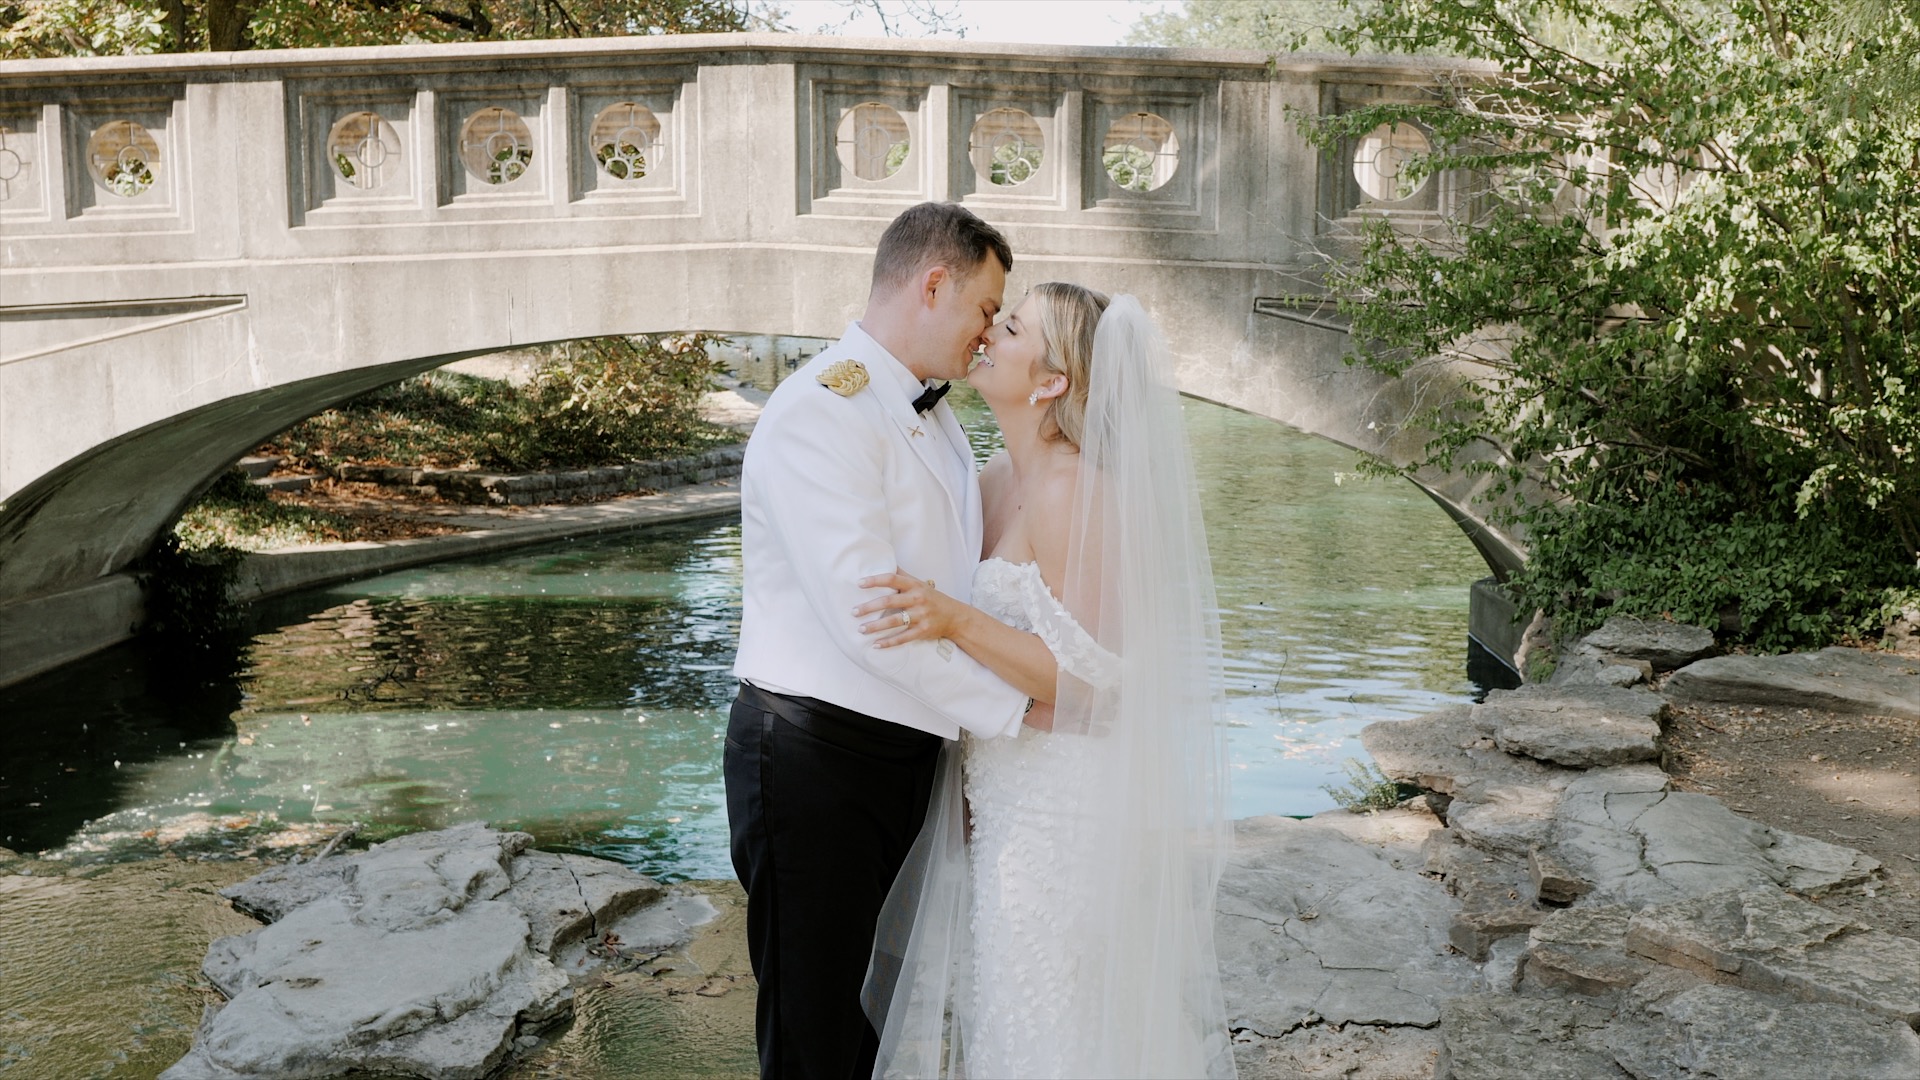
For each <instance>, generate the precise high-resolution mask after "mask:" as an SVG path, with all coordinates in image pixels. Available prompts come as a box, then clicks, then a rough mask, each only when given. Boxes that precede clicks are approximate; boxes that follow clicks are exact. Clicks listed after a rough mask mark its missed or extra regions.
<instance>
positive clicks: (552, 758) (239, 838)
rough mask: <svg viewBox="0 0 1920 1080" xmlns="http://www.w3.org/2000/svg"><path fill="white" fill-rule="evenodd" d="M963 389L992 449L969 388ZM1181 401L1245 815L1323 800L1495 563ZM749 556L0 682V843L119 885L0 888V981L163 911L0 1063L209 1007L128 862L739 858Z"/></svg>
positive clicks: (605, 575)
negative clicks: (113, 984)
mask: <svg viewBox="0 0 1920 1080" xmlns="http://www.w3.org/2000/svg"><path fill="white" fill-rule="evenodd" d="M963 396H964V392H962V394H956V397H963ZM961 404H962V406H963V413H965V414H966V415H967V416H968V418H969V419H970V422H971V428H970V429H971V430H973V431H974V433H975V438H976V445H977V449H978V450H979V451H980V452H981V453H985V452H988V451H990V450H991V449H992V444H993V438H992V434H991V432H990V431H989V430H987V429H986V428H985V426H984V425H982V424H980V423H978V421H979V420H980V419H981V415H982V414H981V412H980V409H979V406H978V402H977V399H973V400H971V401H967V400H963V401H962V402H961ZM1187 415H1188V423H1189V429H1190V433H1191V436H1192V440H1193V445H1194V448H1195V456H1196V463H1197V468H1198V471H1199V473H1200V478H1199V479H1200V484H1201V487H1202V489H1203V499H1204V503H1203V505H1204V507H1205V511H1206V515H1207V521H1208V530H1209V537H1210V540H1211V545H1212V550H1213V557H1214V571H1215V576H1216V580H1217V584H1218V593H1219V599H1220V604H1221V610H1222V626H1223V631H1224V634H1225V638H1226V650H1227V658H1226V659H1227V674H1228V679H1229V685H1228V698H1229V708H1228V713H1227V717H1226V720H1227V723H1228V725H1229V731H1228V738H1229V741H1230V748H1231V755H1232V763H1233V769H1234V775H1233V784H1234V787H1233V811H1234V813H1235V814H1236V815H1237V816H1245V815H1252V814H1262V813H1283V814H1307V813H1313V812H1316V811H1319V810H1322V809H1326V808H1328V807H1330V806H1332V805H1333V802H1332V799H1331V798H1330V797H1329V796H1328V795H1327V794H1326V793H1324V792H1323V791H1322V790H1321V785H1323V784H1327V783H1330V782H1336V781H1338V780H1339V779H1340V777H1339V771H1340V765H1341V763H1342V762H1343V761H1344V760H1345V759H1347V758H1349V757H1360V756H1364V752H1363V751H1362V750H1361V749H1360V747H1359V743H1358V740H1357V738H1356V735H1357V732H1358V730H1359V729H1360V728H1361V727H1362V726H1364V725H1365V724H1367V723H1369V722H1371V721H1373V720H1377V719H1382V718H1393V717H1407V716H1413V715H1417V714H1419V713H1421V712H1425V711H1428V710H1431V709H1433V708H1435V707H1438V706H1440V705H1442V704H1446V703H1452V702H1460V701H1465V700H1468V699H1469V697H1470V695H1471V694H1472V693H1473V691H1474V689H1475V688H1474V687H1473V686H1472V684H1471V683H1469V681H1468V679H1467V676H1466V645H1467V641H1466V620H1467V584H1468V582H1470V581H1472V580H1473V579H1474V578H1477V577H1479V576H1481V575H1482V574H1483V573H1484V572H1485V571H1484V568H1483V567H1482V565H1481V564H1480V562H1479V560H1478V558H1477V557H1476V556H1475V555H1474V553H1473V551H1472V548H1471V547H1470V546H1469V545H1468V543H1467V542H1466V540H1465V539H1464V538H1463V537H1462V536H1461V535H1460V533H1459V532H1458V530H1457V529H1455V528H1454V527H1453V525H1452V524H1451V523H1449V521H1448V520H1447V518H1446V517H1445V515H1444V514H1442V513H1441V511H1440V510H1439V509H1438V508H1437V507H1435V506H1434V505H1433V504H1432V503H1431V502H1429V501H1428V500H1427V499H1426V497H1425V496H1423V495H1421V494H1420V493H1419V492H1418V491H1417V490H1416V489H1414V488H1413V487H1411V486H1410V485H1407V484H1404V483H1400V482H1392V481H1367V480H1361V479H1358V478H1356V477H1354V476H1353V475H1352V470H1353V467H1354V459H1353V455H1352V454H1351V453H1350V452H1348V451H1345V450H1342V449H1340V448H1338V447H1335V446H1333V445H1331V444H1328V443H1326V442H1323V441H1320V440H1316V439H1312V438H1309V437H1306V436H1303V435H1300V434H1298V433H1296V432H1292V431H1290V430H1288V429H1286V428H1284V427H1281V426H1279V425H1277V424H1273V423H1270V422H1267V421H1264V420H1260V419H1257V418H1254V417H1250V416H1246V415H1243V414H1240V413H1236V412H1232V411H1230V410H1227V409H1223V408H1220V407H1217V406H1212V405H1206V404H1201V403H1189V405H1188V408H1187ZM739 575H740V546H739V525H738V522H737V520H734V519H719V520H714V521H711V522H708V523H704V524H692V525H682V526H674V527H666V528H660V529H655V530H649V531H645V532H640V533H634V534H630V535H626V536H618V537H610V538H601V539H595V540H590V541H582V542H578V543H560V544H555V545H552V546H549V547H545V548H540V549H533V550H526V551H517V552H508V553H504V554H500V555H495V556H490V557H486V558H480V559H473V560H466V561H461V562H454V563H445V564H440V565H436V566H431V567H425V568H421V569H417V570H410V571H403V572H399V573H395V574H389V575H386V576H383V577H379V578H374V579H370V580H367V581H362V582H356V583H352V584H349V585H344V586H339V587H335V588H330V589H324V590H318V591H315V592H310V593H306V594H302V595H299V596H296V597H291V598H283V599H282V600H280V601H276V602H275V603H274V604H272V605H271V606H270V607H268V608H265V609H263V610H262V611H260V612H258V613H257V618H258V627H257V632H256V633H255V634H254V636H253V638H252V641H251V644H250V645H249V646H248V648H247V649H246V651H245V653H244V655H243V656H242V657H241V658H240V667H239V672H238V674H237V675H236V676H235V677H234V678H232V679H229V680H224V681H221V682H217V683H215V684H213V685H209V686H198V687H185V686H182V685H181V684H180V683H179V682H178V681H177V680H175V679H173V678H171V677H170V675H171V674H172V672H171V671H169V670H168V669H167V667H166V666H165V665H164V664H162V663H161V662H160V661H159V660H157V658H156V657H154V656H153V655H152V654H151V653H149V652H148V651H146V650H145V649H143V648H141V647H138V646H129V647H124V648H120V649H116V650H112V651H110V652H108V653H105V654H102V655H100V656H96V657H93V658H91V659H89V660H86V661H83V662H81V663H78V664H75V665H71V666H69V667H67V668H65V669H63V670H61V671H59V672H55V673H52V674H51V675H49V676H46V677H43V678H41V679H38V680H35V681H33V682H31V683H29V684H26V685H23V686H19V687H15V688H12V689H10V690H5V691H0V715H5V716H6V718H7V733H8V738H9V747H8V750H7V753H6V754H5V755H4V756H0V847H6V848H11V849H13V850H14V851H18V852H26V853H38V854H39V855H40V857H41V858H42V859H45V860H50V861H51V863H52V864H57V866H59V867H63V868H67V869H68V870H69V875H71V874H72V873H75V872H78V873H80V874H82V877H81V878H75V879H74V880H75V881H84V880H92V879H90V878H87V877H86V876H85V875H87V874H101V875H105V876H102V877H100V878H99V880H100V881H101V882H102V883H103V884H102V885H101V886H100V888H99V889H98V890H97V891H98V892H99V895H98V896H94V897H92V898H91V899H89V900H87V901H86V902H85V903H79V904H76V905H75V911H74V912H73V914H72V915H71V916H69V917H67V919H66V920H65V921H62V919H61V917H60V915H59V913H58V911H56V910H53V909H44V908H45V905H47V904H49V903H51V901H50V900H49V899H48V898H49V897H55V896H65V895H68V892H71V891H72V890H73V889H78V888H80V886H78V885H74V886H71V887H69V888H68V892H61V891H59V890H50V889H49V887H44V886H35V888H34V889H30V890H19V889H16V890H14V891H13V892H12V893H11V894H9V893H8V892H6V891H4V890H0V986H10V987H18V986H21V985H22V984H21V983H20V982H19V981H18V980H17V979H16V975H17V974H18V973H19V972H20V971H21V970H22V965H23V964H28V963H29V962H31V963H43V962H48V961H46V958H47V957H48V956H65V955H68V954H69V953H71V952H73V951H74V950H75V949H80V951H81V952H84V953H86V955H89V956H91V955H95V953H97V952H98V950H92V951H89V950H88V949H81V943H83V942H86V941H87V940H88V937H89V935H92V934H95V933H98V932H99V928H100V927H102V926H105V927H107V928H109V930H110V931H112V932H120V931H125V932H134V929H135V928H138V929H139V932H141V933H148V934H155V933H157V934H159V935H161V936H162V937H163V938H165V940H166V941H169V942H172V946H171V948H172V951H171V952H170V953H167V955H169V956H172V957H173V960H172V961H171V962H170V963H171V964H172V966H171V967H169V966H168V965H167V964H166V963H159V962H157V961H156V962H155V963H156V965H157V966H155V967H154V970H155V971H157V972H160V974H155V975H153V976H152V978H150V979H146V980H145V981H144V982H141V983H140V986H141V989H140V990H139V992H138V994H136V995H135V996H136V997H138V998H139V1000H140V1001H141V1002H142V1003H143V1004H142V1006H141V1007H142V1008H143V1009H144V1010H145V1011H142V1012H140V1013H139V1015H138V1018H137V1019H129V1020H128V1021H126V1022H125V1023H124V1024H123V1023H120V1022H119V1021H117V1020H112V1019H109V1020H106V1021H101V1020H100V1019H99V1018H100V1017H101V1016H102V1015H105V1016H108V1017H112V1016H113V1015H114V1014H113V1013H112V1011H111V1010H107V1011H106V1012H104V1013H103V1012H102V1010H101V1009H100V1008H98V1004H97V1002H95V1001H94V997H93V996H91V995H77V994H68V995H66V996H65V997H61V996H60V995H59V994H55V995H53V996H52V997H47V996H46V995H37V996H36V997H35V998H34V999H33V1001H32V1002H24V1001H15V1000H7V999H8V998H11V997H14V996H16V994H17V993H18V991H16V990H13V989H9V990H8V991H6V993H5V995H0V1072H4V1073H7V1074H8V1075H16V1074H17V1075H21V1076H39V1075H67V1074H73V1075H112V1074H118V1075H129V1076H132V1075H147V1074H148V1073H150V1071H151V1070H149V1069H146V1067H145V1066H144V1065H136V1064H134V1063H135V1062H136V1061H140V1062H147V1061H151V1060H157V1058H156V1057H155V1056H154V1055H155V1054H159V1056H164V1053H160V1051H159V1050H154V1049H153V1046H155V1045H158V1046H159V1047H161V1049H170V1048H172V1047H174V1046H176V1045H177V1046H178V1047H179V1048H181V1049H184V1046H185V1038H186V1037H187V1035H188V1033H190V1031H191V1028H192V1025H193V1024H194V1022H195V1021H196V1020H197V1017H198V1010H197V1006H196V1005H194V1003H193V1002H192V1001H191V1000H190V999H191V995H190V994H188V993H185V992H184V991H181V990H180V986H181V985H182V984H183V981H184V984H185V985H191V983H192V980H193V970H194V968H195V967H196V966H197V963H198V958H199V956H200V952H201V951H202V950H204V948H205V944H206V936H205V934H204V933H202V930H204V929H205V928H204V927H200V926H199V925H198V924H193V925H191V926H189V927H188V928H187V929H184V930H183V929H179V928H177V927H175V928H173V929H169V927H172V926H173V924H172V923H163V924H161V925H159V927H158V928H157V929H156V928H154V927H152V926H149V924H148V921H147V911H148V908H147V906H146V902H145V901H144V900H143V899H142V896H143V890H142V888H141V887H140V886H139V884H138V882H137V881H136V882H135V883H134V884H131V885H129V884H126V883H124V882H123V881H122V880H121V879H120V878H116V877H114V876H113V873H112V872H123V873H136V874H137V873H140V872H142V871H138V869H137V868H138V867H139V866H141V865H145V864H148V863H154V862H156V860H161V859H163V858H164V859H165V860H172V859H173V858H174V857H176V856H181V855H184V856H187V857H188V858H190V859H191V858H205V857H216V858H220V857H230V856H236V855H240V856H255V855H257V856H258V857H261V858H273V857H277V856H276V855H275V846H276V845H281V844H285V843H288V842H291V841H293V840H299V839H307V838H310V837H312V836H313V835H315V834H317V833H325V832H330V831H332V830H333V829H335V828H337V827H339V826H340V825H343V824H345V823H348V822H361V823H365V824H367V825H370V826H372V827H373V828H374V829H375V831H376V835H378V833H379V831H381V830H385V831H397V830H402V829H410V828H420V827H433V826H440V825H446V824H451V823H453V822H457V821H465V820H472V819H476V818H477V819H484V820H486V821H488V822H491V823H493V824H494V825H496V826H500V827H509V828H517V829H523V830H526V831H528V832H531V833H533V834H534V836H535V837H536V838H537V841H538V843H539V844H540V845H542V846H544V847H548V848H558V849H566V850H576V851H583V852H589V853H593V854H599V855H605V856H608V857H610V858H615V859H619V860H621V861H623V862H626V863H628V864H630V865H633V866H634V867H636V868H638V869H640V870H642V871H643V872H646V873H649V874H652V875H655V876H658V877H661V878H664V879H668V880H684V879H690V878H725V877H730V876H731V868H730V866H729V864H728V861H727V855H726V822H725V815H724V812H723V798H722V788H721V776H720V746H721V736H722V730H723V727H724V724H725V713H726V708H727V704H728V701H729V700H730V698H731V695H732V690H733V680H732V678H731V677H730V676H729V674H728V670H729V667H730V665H731V662H732V655H733V643H734V640H735V636H736V632H737V624H738V619H739V602H740V598H739ZM95 864H131V865H130V866H127V867H111V866H102V867H101V869H100V870H98V871H89V870H86V869H85V868H87V867H89V866H93V865H95ZM176 865H177V864H176ZM73 868H79V869H78V870H77V871H75V870H74V869H73ZM110 871H111V872H110ZM241 876H244V875H241ZM195 890H198V891H201V892H203V891H205V889H204V887H203V885H202V884H200V883H199V882H198V881H197V880H196V881H194V882H192V883H191V887H190V888H189V891H188V892H185V893H180V895H182V896H191V895H198V893H197V892H195ZM149 891H150V890H149ZM29 903H31V904H35V905H40V907H34V908H32V909H31V911H29V909H28V907H27V905H28V904H29ZM43 909H44V910H43ZM29 915H30V916H31V917H28V916H29ZM115 928H117V930H116V929H115ZM49 939H51V940H52V942H53V943H54V945H53V946H52V952H48V948H49V945H48V941H49ZM62 941H66V942H67V943H68V944H69V945H70V946H72V947H71V948H68V949H67V950H66V951H65V952H63V951H62V949H61V947H60V945H59V943H60V942H62ZM148 947H149V948H150V949H160V950H162V951H165V948H166V946H165V944H164V942H163V943H149V946H148ZM23 958H25V959H23ZM35 958H37V959H35ZM163 969H164V970H163ZM81 970H84V965H82V967H81ZM142 970H145V969H142ZM156 980H157V981H156ZM129 993H132V991H129ZM151 1001H163V1002H169V1003H172V1006H173V1007H172V1009H171V1011H169V1010H168V1009H163V1008H159V1007H158V1006H154V1007H152V1008H148V1007H147V1004H146V1003H150V1002H151ZM49 1009H51V1010H54V1011H53V1012H52V1013H49V1012H48V1011H47V1010H49ZM63 1009H64V1010H67V1011H69V1012H73V1013H74V1014H75V1015H76V1016H77V1015H80V1014H82V1013H84V1014H85V1015H86V1016H88V1017H91V1018H92V1019H91V1020H90V1021H88V1022H89V1023H95V1024H97V1023H102V1022H104V1023H106V1024H107V1026H108V1027H109V1028H111V1029H113V1030H120V1031H122V1032H123V1035H124V1039H123V1044H115V1043H114V1040H113V1039H112V1038H109V1037H105V1036H98V1037H94V1038H93V1039H92V1043H90V1045H95V1049H96V1050H97V1053H94V1054H93V1055H92V1056H90V1057H84V1058H65V1057H60V1056H58V1055H55V1057H54V1058H52V1059H50V1058H49V1057H48V1056H47V1055H48V1054H49V1053H50V1051H49V1050H48V1049H47V1047H48V1046H49V1045H52V1044H50V1043H46V1042H44V1041H36V1039H39V1038H40V1036H41V1035H44V1034H45V1032H47V1031H49V1030H56V1029H58V1028H59V1027H60V1026H61V1025H60V1023H59V1022H57V1021H56V1020H49V1019H48V1017H49V1016H55V1017H57V1016H59V1015H61V1010H63ZM621 1015H622V1016H623V1017H625V1016H628V1014H621ZM629 1020H630V1017H629V1019H623V1020H621V1021H619V1023H627V1022H629ZM619 1023H615V1022H614V1021H612V1020H608V1019H607V1018H604V1017H602V1018H600V1019H596V1020H593V1021H592V1022H591V1023H589V1024H587V1025H586V1026H585V1030H588V1031H591V1030H597V1029H596V1028H595V1027H594V1025H596V1024H598V1025H601V1026H602V1027H606V1028H607V1030H615V1029H618V1028H619ZM116 1025H117V1026H116ZM607 1025H612V1026H611V1027H607ZM88 1030H89V1031H91V1030H92V1029H88ZM21 1032H27V1033H29V1034H30V1035H31V1037H29V1036H28V1035H22V1034H21ZM36 1032H37V1033H40V1034H37V1035H34V1034H31V1033H36ZM49 1037H50V1036H49ZM101 1039H105V1041H104V1042H101ZM155 1039H159V1040H160V1042H159V1043H158V1044H155V1043H154V1040H155ZM619 1043H621V1039H619V1038H615V1039H614V1040H613V1042H612V1043H610V1044H608V1045H615V1044H619ZM143 1047H144V1048H146V1049H140V1048H143ZM136 1050H138V1052H136ZM53 1062H58V1067H57V1068H56V1067H52V1063H53ZM49 1070H51V1071H49Z"/></svg>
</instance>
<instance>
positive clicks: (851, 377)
mask: <svg viewBox="0 0 1920 1080" xmlns="http://www.w3.org/2000/svg"><path fill="white" fill-rule="evenodd" d="M818 378H819V380H820V385H821V386H824V387H826V388H827V389H829V390H831V391H833V392H834V393H836V394H839V395H840V396H841V397H852V396H853V395H855V394H857V393H859V392H860V391H862V390H865V389H866V388H867V369H866V367H865V366H864V365H863V364H861V363H860V361H858V360H842V361H840V362H839V363H837V364H832V365H829V366H828V368H827V370H825V371H823V372H821V373H820V374H819V376H818Z"/></svg>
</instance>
